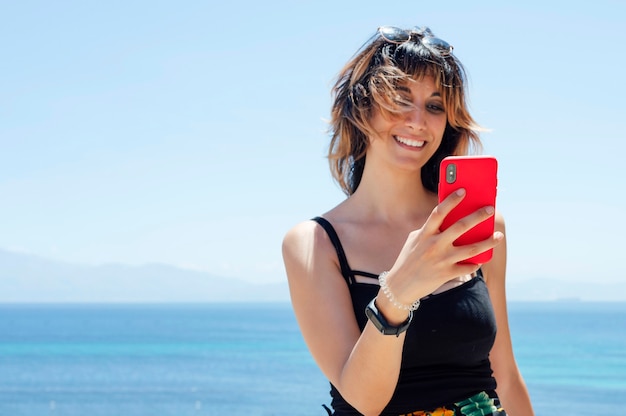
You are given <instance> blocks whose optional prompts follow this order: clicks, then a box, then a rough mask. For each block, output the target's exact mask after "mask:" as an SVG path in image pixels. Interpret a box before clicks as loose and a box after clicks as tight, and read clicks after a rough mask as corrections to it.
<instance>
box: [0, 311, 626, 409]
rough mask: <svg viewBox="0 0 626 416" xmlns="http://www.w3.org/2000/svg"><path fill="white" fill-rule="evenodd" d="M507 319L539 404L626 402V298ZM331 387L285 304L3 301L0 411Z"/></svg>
mask: <svg viewBox="0 0 626 416" xmlns="http://www.w3.org/2000/svg"><path fill="white" fill-rule="evenodd" d="M509 318H510V326H511V331H512V338H513V345H514V350H515V353H516V358H517V362H518V365H519V367H520V369H521V371H522V373H523V375H524V377H525V380H526V384H527V386H528V389H529V391H530V395H531V398H532V401H533V405H534V408H535V412H536V414H537V415H556V414H558V415H568V416H576V415H585V416H589V415H609V414H611V415H613V414H625V413H626V410H624V409H625V406H624V405H623V404H622V403H623V402H624V401H626V303H591V302H581V301H563V302H540V303H533V302H513V303H511V304H510V305H509ZM331 336H332V334H329V337H331ZM328 391H329V385H328V382H327V380H326V379H325V378H324V376H323V375H322V374H321V372H320V371H319V370H318V368H317V366H316V365H315V363H314V361H313V359H312V358H311V356H310V354H309V352H308V350H307V348H306V346H305V344H304V342H303V340H302V337H301V335H300V332H299V330H298V326H297V323H296V321H295V318H294V315H293V312H292V309H291V306H290V305H289V304H288V303H260V304H248V303H232V304H227V303H214V304H3V305H0V415H2V416H5V415H6V416H118V415H119V416H169V415H171V416H174V415H175V416H201V415H204V416H217V415H220V416H223V415H250V416H270V415H290V416H298V415H302V416H309V415H326V412H325V411H324V409H323V408H322V404H323V403H326V404H328V403H329V401H330V400H329V394H328ZM620 409H622V410H620Z"/></svg>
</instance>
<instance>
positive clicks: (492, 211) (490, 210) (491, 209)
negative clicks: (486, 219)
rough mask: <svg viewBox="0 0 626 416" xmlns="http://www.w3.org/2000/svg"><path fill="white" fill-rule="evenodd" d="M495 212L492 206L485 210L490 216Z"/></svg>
mask: <svg viewBox="0 0 626 416" xmlns="http://www.w3.org/2000/svg"><path fill="white" fill-rule="evenodd" d="M495 211H496V210H495V208H494V207H491V206H489V207H486V208H485V212H486V213H487V214H489V215H491V214H493V213H494V212H495Z"/></svg>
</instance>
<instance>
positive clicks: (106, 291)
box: [0, 250, 626, 302]
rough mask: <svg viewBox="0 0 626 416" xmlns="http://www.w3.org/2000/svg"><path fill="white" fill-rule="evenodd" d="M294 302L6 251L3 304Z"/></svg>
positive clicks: (229, 286)
mask: <svg viewBox="0 0 626 416" xmlns="http://www.w3.org/2000/svg"><path fill="white" fill-rule="evenodd" d="M507 297H508V299H509V300H511V301H554V300H573V299H577V300H585V301H626V281H621V282H613V283H597V282H592V281H564V280H557V279H540V278H537V279H525V280H516V279H514V278H509V281H508V283H507ZM238 301H241V302H277V301H280V302H288V301H289V291H288V287H287V283H286V282H283V283H272V284H253V283H249V282H245V281H241V280H236V279H233V278H226V277H220V276H215V275H211V274H209V273H204V272H198V271H192V270H186V269H180V268H177V267H173V266H169V265H164V264H147V265H143V266H128V265H121V264H107V265H103V266H82V265H75V264H68V263H63V262H57V261H51V260H46V259H43V258H40V257H37V256H33V255H29V254H21V253H14V252H9V251H3V250H0V302H238Z"/></svg>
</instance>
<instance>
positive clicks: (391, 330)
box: [365, 298, 413, 337]
mask: <svg viewBox="0 0 626 416" xmlns="http://www.w3.org/2000/svg"><path fill="white" fill-rule="evenodd" d="M365 316H367V318H368V319H369V320H370V321H372V323H373V324H374V326H375V327H376V329H378V330H379V331H380V333H381V334H383V335H395V336H396V337H399V336H400V334H401V333H403V332H404V331H406V330H407V328H408V327H409V325H410V324H411V321H412V320H413V311H409V317H408V318H406V321H404V322H402V323H401V324H400V325H398V326H393V325H390V324H389V322H387V320H386V319H385V317H384V316H383V315H382V314H381V313H380V311H379V310H378V308H377V307H376V298H374V299H372V301H371V302H370V303H369V304H368V305H367V307H366V308H365Z"/></svg>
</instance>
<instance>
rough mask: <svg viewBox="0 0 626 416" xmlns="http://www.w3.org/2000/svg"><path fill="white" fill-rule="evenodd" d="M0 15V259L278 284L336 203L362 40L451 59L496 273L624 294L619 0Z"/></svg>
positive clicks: (4, 4) (227, 5)
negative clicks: (149, 266)
mask: <svg viewBox="0 0 626 416" xmlns="http://www.w3.org/2000/svg"><path fill="white" fill-rule="evenodd" d="M508 3H511V2H503V1H496V0H493V1H486V0H485V1H480V0H479V1H465V0H452V1H447V2H436V1H432V2H425V1H406V2H401V1H400V2H381V1H369V0H361V1H352V0H350V1H328V0H315V1H313V0H311V1H295V0H289V1H287V0H285V1H269V2H257V1H229V2H217V1H176V2H174V1H169V2H168V1H152V0H151V1H143V0H142V1H105V2H101V1H82V0H81V1H58V2H51V1H28V0H26V1H19V2H14V1H8V0H6V1H1V0H0V51H1V54H2V55H1V57H0V249H3V250H9V251H15V252H25V253H31V254H34V255H37V256H41V257H44V258H48V259H52V260H58V261H63V262H69V263H78V264H90V265H97V264H104V263H123V264H131V265H139V264H145V263H153V262H159V263H165V264H170V265H175V266H179V267H184V268H191V269H198V270H204V271H207V272H209V273H211V274H214V275H218V276H224V277H228V278H239V279H245V280H255V281H260V282H273V281H280V280H284V272H283V268H282V259H281V255H280V244H281V240H282V236H283V235H284V233H285V232H286V230H287V229H288V228H290V227H291V226H293V225H294V224H295V223H297V222H299V221H302V220H305V219H308V218H311V217H313V216H315V215H318V214H321V213H323V212H324V211H326V210H327V209H329V208H331V207H332V206H333V205H335V204H336V203H338V202H339V201H340V200H341V199H342V198H343V197H344V196H343V194H342V193H341V191H340V190H339V188H338V187H337V186H336V185H335V184H334V183H333V181H332V180H331V177H330V174H329V171H328V166H327V162H326V160H325V152H326V148H327V145H328V134H327V132H326V124H325V122H324V120H325V119H326V118H327V117H328V113H329V105H330V94H329V90H330V87H331V84H332V81H333V79H334V76H335V75H336V73H337V72H338V71H339V69H340V68H341V67H342V66H343V64H344V63H345V62H346V61H347V60H348V59H349V58H350V57H351V55H352V54H353V53H354V52H355V51H356V49H357V48H359V47H360V46H361V44H362V43H363V42H365V41H366V40H367V39H368V38H369V37H370V36H371V35H372V34H373V33H374V32H375V30H376V28H377V27H378V26H380V25H395V26H402V27H411V26H414V25H427V26H429V27H430V28H431V29H432V30H433V31H434V33H435V34H436V35H437V36H439V37H441V38H443V39H445V40H447V41H448V42H449V43H451V44H452V45H454V51H455V54H456V55H457V56H458V57H459V58H460V59H461V61H462V62H463V63H464V65H465V67H466V69H467V72H468V74H469V79H470V91H469V94H470V106H471V110H472V112H473V115H474V117H475V118H476V119H477V120H478V121H479V123H481V124H482V125H484V126H485V127H488V128H490V129H491V131H490V132H488V133H485V134H483V136H482V138H483V141H484V147H485V153H488V154H493V155H495V156H496V157H498V159H499V161H500V188H499V194H498V195H499V199H498V207H499V209H500V210H501V211H502V213H503V214H504V216H505V218H506V220H507V225H508V229H507V237H508V240H509V276H510V277H509V278H510V279H518V280H520V279H526V278H533V277H552V278H558V279H563V280H565V279H575V280H584V279H593V280H594V281H599V282H612V281H616V280H620V279H623V278H624V275H625V272H624V270H625V269H624V266H623V263H622V260H623V259H624V257H625V254H624V253H625V248H624V244H623V241H624V238H625V237H624V236H625V235H626V225H625V223H626V221H625V219H624V218H625V216H626V186H624V181H625V179H626V175H624V173H623V171H622V168H623V167H624V166H625V165H626V164H625V163H624V158H625V157H626V156H625V153H626V133H625V132H624V128H623V123H624V120H625V119H626V111H625V110H626V104H625V102H626V98H625V97H626V80H625V79H624V78H625V77H624V70H625V67H626V58H625V54H624V50H625V48H626V25H625V24H624V22H625V21H626V3H624V2H623V1H621V0H596V1H593V2H582V1H546V0H542V1H538V0H527V1H524V2H515V3H516V4H515V5H510V4H508Z"/></svg>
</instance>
